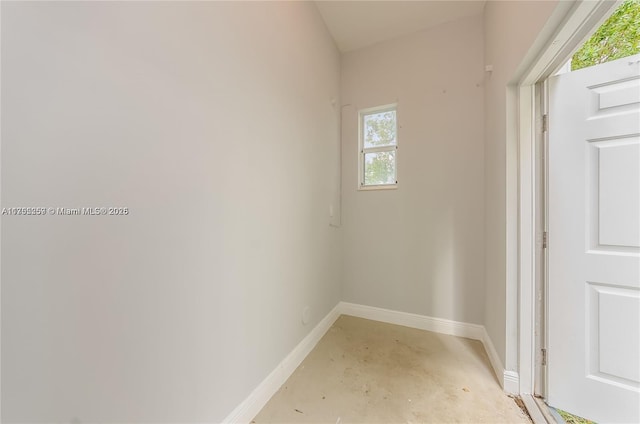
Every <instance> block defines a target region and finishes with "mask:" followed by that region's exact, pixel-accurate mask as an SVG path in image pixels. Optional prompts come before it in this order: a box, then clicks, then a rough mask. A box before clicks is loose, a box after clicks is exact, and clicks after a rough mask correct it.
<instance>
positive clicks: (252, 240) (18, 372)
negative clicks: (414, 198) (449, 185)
mask: <svg viewBox="0 0 640 424" xmlns="http://www.w3.org/2000/svg"><path fill="white" fill-rule="evenodd" d="M339 71H340V69H339V54H338V51H337V49H336V48H335V46H334V43H333V41H332V40H331V38H330V36H329V34H328V33H327V31H326V29H325V27H324V23H323V21H322V20H321V18H320V16H319V14H318V12H317V10H316V8H315V6H314V5H313V4H312V3H306V2H274V3H233V2H226V3H225V2H209V3H181V2H138V3H93V2H75V3H74V2H72V3H64V4H61V3H33V2H29V3H7V2H2V206H4V207H11V206H13V207H18V206H52V207H70V208H74V207H87V206H92V207H93V206H127V207H129V210H130V214H129V215H128V216H126V217H108V216H107V217H89V216H66V217H65V216H46V217H6V216H5V217H2V407H3V410H2V413H3V416H2V418H3V422H18V421H23V422H74V421H77V422H220V421H221V420H222V419H224V417H225V416H226V415H227V414H228V413H229V412H231V410H232V409H233V408H235V407H236V406H237V405H238V404H239V403H240V402H241V401H242V400H244V398H245V397H246V396H248V395H249V393H250V392H251V391H252V390H253V388H254V387H255V386H256V385H257V384H258V383H259V382H261V381H262V380H263V379H264V378H265V377H266V376H267V375H268V374H269V372H271V370H273V369H274V367H275V366H276V365H277V364H278V363H279V362H280V361H281V360H282V359H283V358H284V357H285V356H286V355H287V354H288V353H289V352H290V351H291V349H292V348H293V347H294V346H295V345H296V344H297V343H298V342H299V341H300V340H301V339H302V338H303V337H304V336H305V335H306V334H307V333H308V332H309V330H310V329H311V328H313V326H314V325H315V324H316V323H317V322H318V321H319V319H320V318H322V317H324V316H325V315H326V314H327V313H328V312H329V310H330V309H331V308H332V307H334V306H335V304H336V303H337V302H338V301H339V300H340V275H341V271H340V263H341V259H340V258H341V244H340V242H341V240H340V234H339V230H338V229H336V228H332V227H330V226H329V216H328V215H329V214H328V210H329V205H330V204H331V203H337V201H338V198H339V194H338V193H339V182H338V181H339V165H338V164H339V141H338V140H339V112H338V108H337V107H336V108H334V107H333V106H332V104H331V100H332V99H335V100H336V103H337V104H339V102H340V100H339ZM306 305H309V306H310V307H311V317H312V319H311V322H310V323H309V324H308V325H307V326H304V325H303V324H302V322H301V316H302V310H303V307H304V306H306Z"/></svg>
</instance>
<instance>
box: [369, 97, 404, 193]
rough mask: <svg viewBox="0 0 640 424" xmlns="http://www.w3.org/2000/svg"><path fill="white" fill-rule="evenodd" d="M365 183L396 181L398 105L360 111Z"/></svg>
mask: <svg viewBox="0 0 640 424" xmlns="http://www.w3.org/2000/svg"><path fill="white" fill-rule="evenodd" d="M360 119H361V121H360V125H361V127H360V136H361V137H362V138H361V139H360V150H361V152H360V154H361V159H360V163H361V168H360V172H361V174H360V175H361V180H360V184H361V185H362V186H365V187H366V186H382V185H395V184H396V149H397V122H396V109H395V106H386V107H380V108H375V109H370V110H367V111H361V112H360Z"/></svg>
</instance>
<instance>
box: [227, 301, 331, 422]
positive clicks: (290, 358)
mask: <svg viewBox="0 0 640 424" xmlns="http://www.w3.org/2000/svg"><path fill="white" fill-rule="evenodd" d="M339 316H340V304H339V303H338V304H337V305H336V306H335V307H334V308H333V309H332V310H331V312H329V313H328V314H327V316H325V317H324V318H323V319H322V320H321V321H320V322H319V323H318V325H316V326H315V327H314V328H313V330H311V332H310V333H309V334H307V336H306V337H305V338H304V339H302V341H301V342H300V343H298V345H297V346H296V347H295V348H293V350H292V351H291V352H290V353H289V354H288V355H287V356H286V357H285V358H284V359H283V360H282V362H280V364H278V366H277V367H276V368H275V369H274V370H273V371H271V373H270V374H269V375H268V376H267V378H265V379H264V380H263V381H262V382H261V383H260V384H258V387H256V388H255V389H254V390H253V391H252V392H251V394H250V395H249V396H248V397H247V398H246V399H245V400H244V401H243V402H242V403H241V404H240V405H238V406H237V407H236V408H235V409H234V410H233V411H232V412H231V413H230V414H229V415H228V416H227V417H226V418H225V419H224V420H223V421H222V422H223V423H229V424H232V423H238V424H240V423H242V424H245V423H250V422H251V420H253V418H254V417H255V416H256V415H257V414H258V412H260V410H261V409H262V408H263V407H264V405H266V403H267V402H268V401H269V399H271V397H272V396H273V395H274V394H275V393H276V392H277V391H278V389H280V387H281V386H282V385H283V384H284V382H285V381H287V379H288V378H289V377H290V376H291V374H293V372H294V371H295V370H296V368H298V365H300V363H301V362H302V361H303V360H304V358H306V357H307V355H308V354H309V353H310V352H311V351H312V350H313V348H314V347H315V346H316V344H317V343H318V342H319V341H320V339H321V338H322V336H324V335H325V333H326V332H327V331H328V330H329V328H331V326H332V325H333V323H334V322H335V320H337V319H338V317H339Z"/></svg>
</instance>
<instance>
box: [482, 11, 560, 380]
mask: <svg viewBox="0 0 640 424" xmlns="http://www.w3.org/2000/svg"><path fill="white" fill-rule="evenodd" d="M557 5H558V2H557V1H489V2H487V4H486V5H485V10H484V40H485V51H484V61H485V64H486V65H492V66H493V72H492V73H491V74H490V76H488V78H487V79H486V84H485V103H484V105H485V107H484V113H485V119H484V121H485V148H484V157H485V232H486V238H485V243H484V247H485V252H486V262H485V280H486V291H485V317H484V324H485V327H486V328H487V331H488V333H489V336H490V337H491V340H492V341H493V344H494V345H495V347H496V350H497V352H498V354H499V356H500V359H501V360H502V361H503V364H505V366H506V368H507V369H508V370H515V369H516V367H517V348H516V346H515V343H517V275H516V273H515V267H514V265H517V263H516V261H517V245H516V238H515V237H516V231H517V222H515V221H513V220H509V222H507V215H508V214H509V213H510V214H511V216H513V214H514V213H515V211H516V210H517V203H516V201H515V199H514V196H517V169H514V166H515V165H516V164H517V163H516V160H517V157H516V156H515V155H516V154H517V149H516V146H517V140H515V138H514V137H513V136H512V134H511V130H512V129H513V128H514V125H515V118H516V106H517V105H516V102H515V96H514V90H513V89H511V90H509V89H508V88H509V86H510V85H511V84H513V83H515V82H516V81H515V80H514V79H515V78H516V74H517V71H518V70H519V67H520V65H521V63H522V62H523V60H524V59H525V56H527V53H528V52H529V50H530V48H531V46H532V45H533V44H534V42H535V41H536V39H537V38H538V36H539V34H540V32H541V30H542V29H543V27H544V26H545V24H546V23H547V20H548V19H549V17H550V16H551V14H552V12H553V11H554V10H555V8H556V6H557ZM508 199H509V201H508ZM507 344H509V346H507ZM507 352H509V353H508V355H507Z"/></svg>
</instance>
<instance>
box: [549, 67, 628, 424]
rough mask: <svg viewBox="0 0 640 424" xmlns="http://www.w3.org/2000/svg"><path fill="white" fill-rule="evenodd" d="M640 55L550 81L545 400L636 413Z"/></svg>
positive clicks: (618, 415)
mask: <svg viewBox="0 0 640 424" xmlns="http://www.w3.org/2000/svg"><path fill="white" fill-rule="evenodd" d="M639 61H640V55H636V56H631V57H628V58H625V59H620V60H617V61H613V62H609V63H605V64H602V65H598V66H594V67H592V68H587V69H583V70H579V71H575V72H570V73H566V74H562V75H559V76H555V77H552V78H550V80H549V88H550V98H549V150H548V151H549V180H548V181H549V197H548V202H549V203H548V208H549V209H548V213H549V215H548V218H549V221H548V231H549V234H548V241H549V243H548V259H549V262H548V264H549V267H548V272H549V274H548V275H549V299H548V300H549V303H548V307H549V310H548V312H549V322H548V329H549V332H548V352H547V353H548V369H547V376H548V393H547V401H548V403H549V405H551V406H554V407H557V408H560V409H562V410H565V411H567V412H570V413H573V414H575V415H579V416H582V417H584V418H588V419H591V420H594V421H596V422H599V423H607V422H626V423H638V422H640V62H639Z"/></svg>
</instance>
